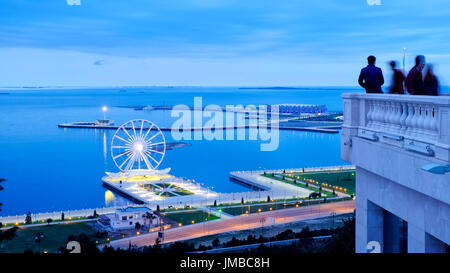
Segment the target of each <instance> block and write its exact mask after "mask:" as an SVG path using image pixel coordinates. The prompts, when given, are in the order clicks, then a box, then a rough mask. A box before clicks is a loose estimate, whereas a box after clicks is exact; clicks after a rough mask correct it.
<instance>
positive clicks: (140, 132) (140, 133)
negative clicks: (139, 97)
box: [139, 120, 144, 137]
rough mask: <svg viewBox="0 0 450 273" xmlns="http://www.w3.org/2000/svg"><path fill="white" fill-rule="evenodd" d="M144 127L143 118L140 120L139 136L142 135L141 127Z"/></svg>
mask: <svg viewBox="0 0 450 273" xmlns="http://www.w3.org/2000/svg"><path fill="white" fill-rule="evenodd" d="M143 128H144V120H141V129H140V130H139V136H140V137H142V129H143Z"/></svg>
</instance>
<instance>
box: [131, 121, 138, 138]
mask: <svg viewBox="0 0 450 273" xmlns="http://www.w3.org/2000/svg"><path fill="white" fill-rule="evenodd" d="M131 127H132V128H133V132H134V137H135V139H136V137H137V135H136V127H134V122H132V123H131Z"/></svg>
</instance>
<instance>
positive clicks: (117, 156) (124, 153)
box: [113, 151, 130, 159]
mask: <svg viewBox="0 0 450 273" xmlns="http://www.w3.org/2000/svg"><path fill="white" fill-rule="evenodd" d="M129 153H130V151H126V152H123V153H120V154H118V155H116V156H113V159H117V158H119V157H121V156H124V155H126V154H129Z"/></svg>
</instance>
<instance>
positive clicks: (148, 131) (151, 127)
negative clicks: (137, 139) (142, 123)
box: [143, 123, 155, 139]
mask: <svg viewBox="0 0 450 273" xmlns="http://www.w3.org/2000/svg"><path fill="white" fill-rule="evenodd" d="M154 126H155V124H153V123H152V125H151V126H150V128H149V129H148V130H147V133H145V136H144V137H143V139H145V138H147V135H148V133H150V131H151V130H152V129H153V127H154Z"/></svg>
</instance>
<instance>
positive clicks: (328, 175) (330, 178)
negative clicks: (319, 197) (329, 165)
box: [288, 170, 356, 194]
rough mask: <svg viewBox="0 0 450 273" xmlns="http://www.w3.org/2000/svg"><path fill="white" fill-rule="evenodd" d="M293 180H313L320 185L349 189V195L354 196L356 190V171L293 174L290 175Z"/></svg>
mask: <svg viewBox="0 0 450 273" xmlns="http://www.w3.org/2000/svg"><path fill="white" fill-rule="evenodd" d="M288 176H289V177H291V178H297V177H299V178H300V179H313V180H314V181H317V182H318V183H325V184H328V185H332V186H338V187H342V188H345V189H347V193H349V194H354V193H355V190H356V188H355V187H356V186H355V185H356V176H355V171H354V170H351V171H329V172H326V171H324V172H311V173H293V174H290V175H288Z"/></svg>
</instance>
